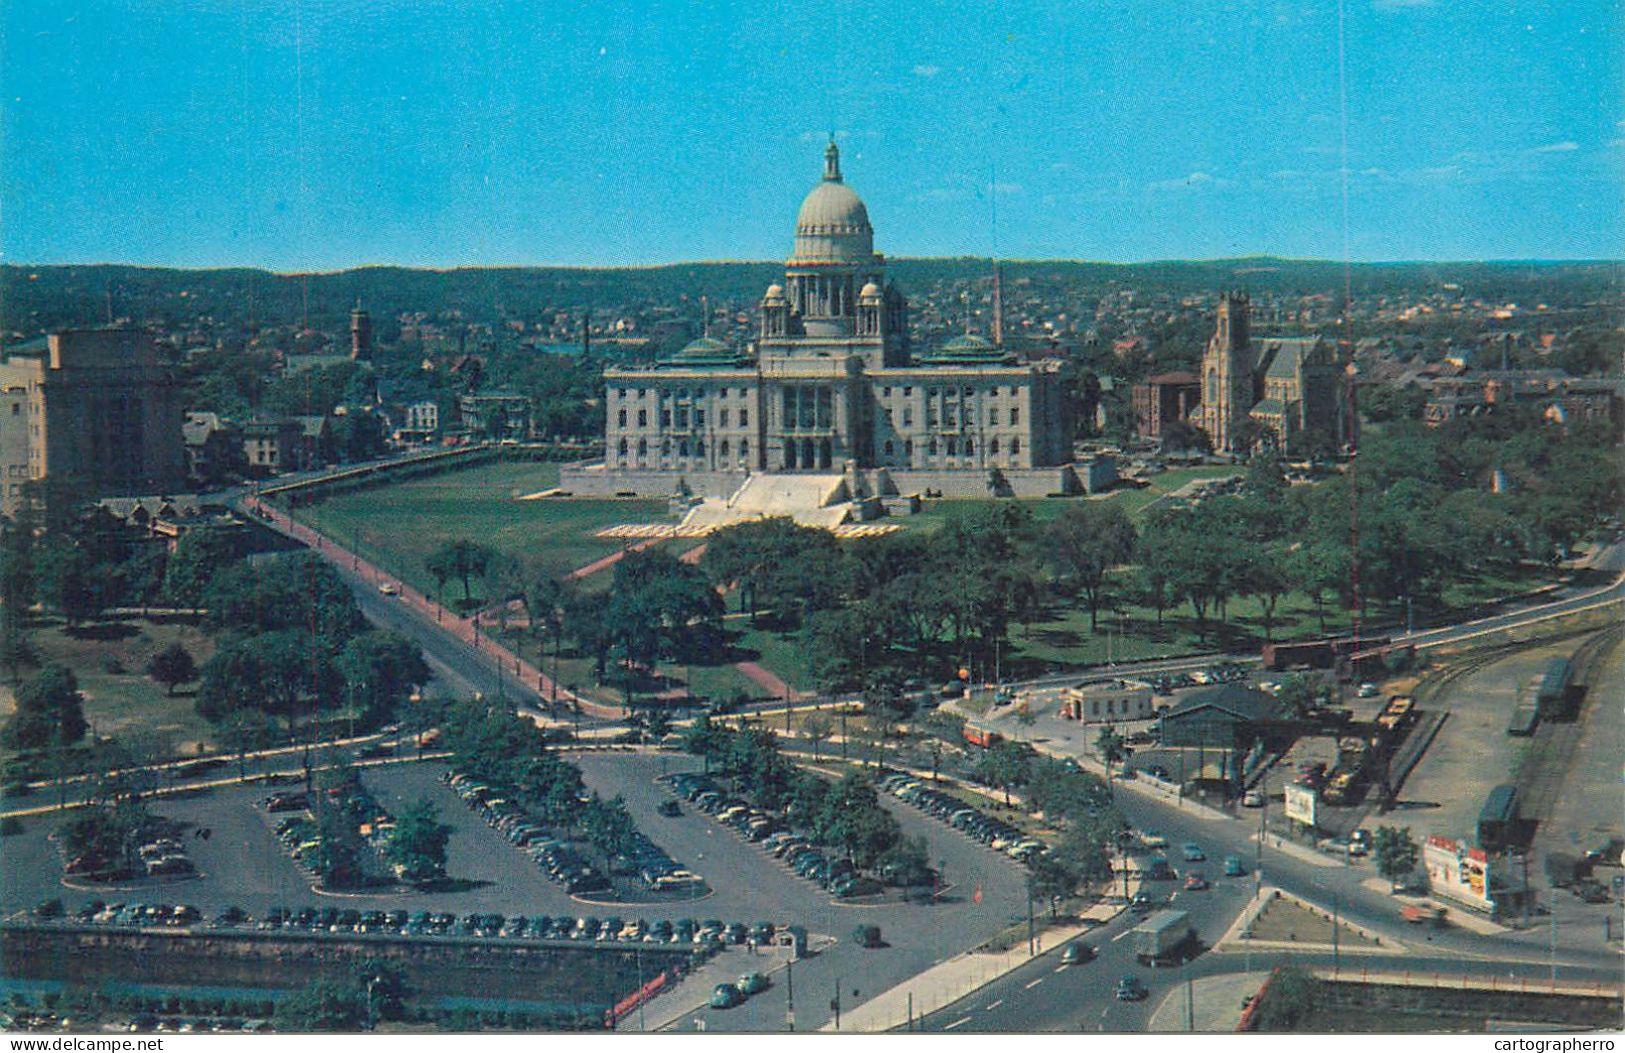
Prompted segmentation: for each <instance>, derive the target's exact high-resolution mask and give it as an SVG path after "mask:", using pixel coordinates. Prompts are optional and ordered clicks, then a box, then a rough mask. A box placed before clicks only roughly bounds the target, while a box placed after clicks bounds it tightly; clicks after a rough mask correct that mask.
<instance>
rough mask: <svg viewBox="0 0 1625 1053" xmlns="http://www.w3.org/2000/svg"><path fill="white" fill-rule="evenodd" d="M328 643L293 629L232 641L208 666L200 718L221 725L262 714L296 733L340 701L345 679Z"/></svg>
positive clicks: (237, 637) (227, 641)
mask: <svg viewBox="0 0 1625 1053" xmlns="http://www.w3.org/2000/svg"><path fill="white" fill-rule="evenodd" d="M322 643H323V642H322V640H321V638H320V637H317V638H315V639H312V638H311V636H310V635H309V633H302V632H298V631H296V630H291V629H281V630H277V631H275V632H267V633H259V634H257V635H254V636H241V635H233V636H230V637H229V638H227V639H225V640H224V641H223V642H222V644H221V646H220V647H219V649H218V650H216V651H215V653H214V656H213V657H212V658H210V659H209V660H208V662H206V663H204V666H203V674H202V677H201V679H200V681H199V684H198V693H197V710H198V713H199V714H201V715H202V716H203V717H204V718H205V719H207V720H211V721H221V720H224V719H226V718H227V717H228V716H229V715H230V714H231V713H233V712H234V711H236V710H239V709H259V710H263V711H264V712H266V713H270V714H273V715H275V716H279V717H281V718H283V719H284V720H285V721H286V722H287V726H288V731H289V732H290V733H291V732H292V731H293V729H294V724H295V722H296V721H297V719H298V717H299V716H300V714H301V713H303V712H305V711H306V710H307V709H311V708H314V707H317V706H322V705H332V704H333V703H334V702H335V701H337V699H338V695H339V687H340V684H341V678H340V677H339V675H338V672H337V670H336V669H335V668H334V664H333V661H332V659H331V658H330V657H329V655H328V653H327V650H326V649H325V648H324V647H323V646H322Z"/></svg>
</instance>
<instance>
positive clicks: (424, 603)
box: [242, 496, 626, 719]
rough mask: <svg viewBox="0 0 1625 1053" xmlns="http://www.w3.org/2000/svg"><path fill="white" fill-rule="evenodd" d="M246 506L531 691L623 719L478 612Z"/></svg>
mask: <svg viewBox="0 0 1625 1053" xmlns="http://www.w3.org/2000/svg"><path fill="white" fill-rule="evenodd" d="M242 507H243V508H244V509H245V510H246V511H247V512H249V514H251V515H253V516H254V517H255V518H256V519H257V520H258V521H259V522H260V523H262V524H264V525H267V526H270V527H271V528H272V529H274V530H276V531H277V532H278V533H281V534H285V535H286V536H288V537H290V538H292V539H294V540H295V541H299V542H302V543H303V544H305V545H306V546H308V547H309V548H310V550H311V551H312V552H315V553H316V554H317V555H319V556H321V557H322V558H323V559H325V560H327V561H328V562H329V563H332V564H334V565H335V566H337V567H338V568H339V569H340V570H341V571H342V570H348V571H349V572H350V573H352V574H355V575H357V576H358V577H360V578H361V579H362V580H363V581H366V582H369V583H371V584H374V585H380V586H382V585H391V586H393V587H394V588H395V590H396V594H397V596H398V598H399V600H400V602H401V603H404V604H406V605H408V606H410V607H412V608H413V609H415V610H416V611H417V612H418V613H419V614H421V615H422V616H423V617H424V618H433V619H434V621H435V624H436V625H437V626H438V627H439V628H440V629H442V630H443V631H445V632H446V633H448V634H450V635H451V636H454V637H456V638H457V639H458V640H461V641H462V642H463V643H465V644H467V645H468V646H469V647H472V648H473V649H474V650H475V651H476V652H478V653H480V654H483V655H487V656H489V657H490V658H491V659H492V660H493V661H494V662H495V663H496V665H497V668H498V669H499V670H500V671H501V675H507V676H511V677H513V678H514V680H515V681H517V682H518V684H519V685H520V687H521V688H522V689H523V690H524V691H525V692H526V693H527V694H529V693H531V689H530V687H529V685H531V684H535V685H536V687H535V694H536V696H537V697H538V698H542V699H546V698H548V697H550V695H551V694H552V692H553V690H554V688H555V687H557V690H558V695H559V697H560V698H561V699H564V700H566V701H569V702H573V703H574V704H576V705H577V706H579V707H580V709H581V711H582V712H583V713H587V714H589V715H591V716H595V717H605V718H609V719H620V718H621V717H624V716H625V715H626V711H625V710H624V709H623V708H622V707H620V706H605V705H602V704H600V703H597V702H593V701H591V700H589V699H585V698H582V697H581V696H579V695H575V694H572V693H571V692H569V691H567V690H565V689H564V688H563V687H562V686H559V685H554V684H553V682H552V680H551V679H550V678H548V677H547V676H546V675H545V674H544V673H542V671H541V670H539V669H537V668H536V667H535V666H534V665H531V664H530V663H529V662H525V661H522V660H520V659H519V658H518V657H517V656H516V655H514V653H513V652H512V651H510V650H508V649H507V648H506V647H503V646H502V645H501V644H499V643H496V642H495V641H494V640H492V639H491V638H490V637H488V636H485V635H483V634H482V633H481V632H480V629H479V622H478V621H477V620H476V619H475V618H463V617H460V616H458V615H456V614H453V613H451V612H448V611H446V610H445V608H444V607H443V606H441V605H439V604H436V603H435V602H434V601H432V600H430V599H429V598H428V597H427V596H425V595H423V594H422V593H421V592H418V591H417V590H416V589H414V588H412V587H411V586H410V585H408V584H407V583H406V582H404V581H401V580H399V579H398V578H396V577H394V576H393V575H391V574H388V573H386V572H385V571H384V570H382V569H381V568H379V567H378V566H376V565H374V564H373V563H372V562H371V561H370V560H366V559H363V558H361V556H359V555H358V554H356V553H354V552H351V551H350V550H349V549H347V548H345V547H344V546H342V545H340V544H338V543H336V542H335V541H333V539H332V538H329V537H327V536H325V535H323V534H320V533H318V532H317V531H315V530H312V529H311V528H310V527H308V526H306V525H305V524H303V523H300V522H298V521H297V520H294V519H293V518H291V517H290V516H288V515H287V513H285V512H283V511H281V510H280V509H278V508H277V507H275V506H274V505H269V504H266V503H265V502H264V501H261V500H260V499H259V498H257V497H253V496H247V497H244V498H243V499H242Z"/></svg>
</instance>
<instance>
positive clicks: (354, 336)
mask: <svg viewBox="0 0 1625 1053" xmlns="http://www.w3.org/2000/svg"><path fill="white" fill-rule="evenodd" d="M350 360H351V361H353V362H371V361H372V316H371V315H370V314H368V313H367V312H366V310H365V309H364V308H363V307H362V306H361V304H359V303H357V304H356V305H355V309H354V310H352V311H351V312H350Z"/></svg>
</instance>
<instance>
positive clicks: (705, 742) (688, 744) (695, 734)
mask: <svg viewBox="0 0 1625 1053" xmlns="http://www.w3.org/2000/svg"><path fill="white" fill-rule="evenodd" d="M728 738H729V732H728V729H727V728H724V727H721V726H719V725H717V724H716V723H714V722H713V721H712V720H711V714H709V713H701V714H700V715H699V716H698V717H697V718H695V720H694V722H693V723H692V724H690V725H689V726H688V731H687V732H686V733H685V734H684V735H683V749H685V750H687V751H688V752H690V753H692V754H694V755H695V756H697V757H700V758H702V759H704V761H705V770H706V771H707V772H709V771H710V770H711V765H712V763H713V762H716V761H720V760H721V758H722V755H723V751H724V750H725V749H726V748H727V742H728Z"/></svg>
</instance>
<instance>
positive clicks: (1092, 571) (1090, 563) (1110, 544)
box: [1044, 501, 1135, 632]
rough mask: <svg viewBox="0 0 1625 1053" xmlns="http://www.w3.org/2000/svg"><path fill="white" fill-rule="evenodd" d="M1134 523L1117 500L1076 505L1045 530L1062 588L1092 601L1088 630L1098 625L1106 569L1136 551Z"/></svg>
mask: <svg viewBox="0 0 1625 1053" xmlns="http://www.w3.org/2000/svg"><path fill="white" fill-rule="evenodd" d="M1134 543H1135V532H1134V524H1133V523H1132V522H1130V521H1129V518H1128V515H1127V513H1125V512H1124V511H1123V509H1122V507H1121V506H1120V505H1118V504H1116V503H1115V502H1114V503H1112V504H1102V503H1100V502H1096V501H1090V502H1086V503H1084V504H1081V505H1074V506H1073V507H1071V508H1068V509H1067V510H1066V511H1065V512H1063V513H1062V514H1061V515H1060V516H1058V517H1057V518H1056V519H1055V520H1054V521H1053V522H1051V523H1050V525H1049V526H1048V527H1047V528H1045V530H1044V547H1045V551H1046V552H1047V554H1048V558H1049V562H1050V564H1051V566H1053V567H1054V568H1055V572H1056V576H1057V578H1058V581H1059V584H1060V585H1061V587H1062V588H1064V589H1067V590H1068V591H1069V592H1071V593H1072V595H1074V596H1077V595H1081V596H1082V597H1083V598H1084V600H1085V602H1086V603H1087V604H1088V605H1089V631H1090V632H1096V631H1098V629H1099V613H1100V601H1101V590H1102V588H1103V586H1104V585H1105V582H1106V575H1107V573H1108V572H1109V571H1110V570H1111V569H1112V568H1113V567H1114V566H1117V565H1118V564H1120V563H1125V562H1127V561H1128V560H1129V559H1130V558H1131V557H1132V556H1133V555H1134Z"/></svg>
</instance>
